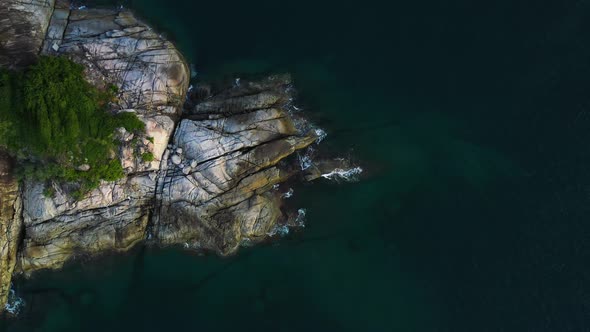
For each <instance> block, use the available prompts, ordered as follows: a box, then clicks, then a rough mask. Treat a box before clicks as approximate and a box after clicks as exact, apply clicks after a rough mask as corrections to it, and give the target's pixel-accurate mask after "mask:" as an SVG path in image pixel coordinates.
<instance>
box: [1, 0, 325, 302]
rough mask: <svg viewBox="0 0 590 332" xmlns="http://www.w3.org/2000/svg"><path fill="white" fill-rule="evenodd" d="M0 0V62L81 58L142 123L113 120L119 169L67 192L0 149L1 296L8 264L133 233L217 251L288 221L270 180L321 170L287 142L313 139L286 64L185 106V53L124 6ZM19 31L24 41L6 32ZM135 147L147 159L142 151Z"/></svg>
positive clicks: (202, 93) (32, 265)
mask: <svg viewBox="0 0 590 332" xmlns="http://www.w3.org/2000/svg"><path fill="white" fill-rule="evenodd" d="M2 1H3V2H2V4H0V29H1V30H0V33H1V34H2V37H3V39H2V42H4V41H8V42H5V43H4V44H2V45H0V65H3V66H5V65H6V64H7V63H8V64H9V65H11V64H16V63H18V61H17V58H18V55H19V54H20V55H23V56H28V55H29V54H31V56H32V57H33V58H34V56H35V55H36V54H37V53H36V52H41V54H46V55H64V56H68V57H70V58H71V59H72V60H74V61H76V62H78V63H81V64H82V65H84V67H85V69H86V75H87V78H88V80H89V81H90V82H91V83H93V84H95V85H96V86H98V87H100V88H106V87H108V86H109V85H116V86H117V87H118V88H119V89H118V91H119V92H118V100H117V102H116V104H115V105H113V107H114V109H113V111H114V112H135V113H136V114H137V115H138V117H139V118H140V119H141V120H142V121H143V122H144V123H145V124H146V133H145V135H143V136H141V137H134V135H133V134H132V133H128V132H126V131H125V130H124V129H123V128H119V129H118V130H117V132H116V133H115V135H116V137H117V139H119V140H120V141H121V142H122V147H121V149H120V151H118V153H119V157H120V159H121V162H122V165H123V168H124V169H125V172H126V177H125V178H123V179H121V180H118V181H116V182H103V183H101V185H100V186H99V188H97V189H95V190H93V191H92V192H90V193H88V194H87V195H86V196H85V197H83V198H82V199H80V200H77V201H76V200H74V199H73V198H72V197H71V196H70V195H69V192H70V191H71V189H72V188H70V187H69V186H68V185H67V184H61V185H58V184H55V183H53V184H46V183H38V182H34V181H30V180H28V181H24V183H23V184H22V188H19V183H18V182H17V181H16V180H15V179H14V177H13V172H12V169H11V168H12V166H13V165H12V164H11V162H10V159H9V158H8V157H7V156H4V155H3V154H0V278H1V280H0V282H1V285H0V286H1V288H0V305H1V306H3V305H4V303H5V300H6V296H7V294H8V292H9V290H10V280H11V276H12V274H13V273H20V274H25V275H29V274H30V273H31V272H33V271H36V270H39V269H46V268H50V269H56V268H60V267H62V266H63V264H64V263H65V262H66V261H68V260H69V259H71V258H73V257H76V256H78V255H93V254H99V253H104V252H112V251H125V250H128V249H130V248H131V247H132V246H133V245H134V244H137V243H139V242H141V241H144V240H145V241H146V243H147V244H150V245H158V246H169V245H182V246H184V247H190V248H194V249H201V250H207V251H213V252H215V253H217V254H220V255H229V254H232V253H234V252H236V251H237V250H238V249H239V247H240V245H242V244H252V243H257V242H260V241H263V240H265V239H268V238H269V237H271V236H273V235H274V234H276V233H277V231H276V230H277V229H284V228H286V227H287V226H292V225H296V224H297V220H296V214H295V213H294V212H293V211H288V209H286V208H285V207H284V206H282V205H283V198H284V196H285V195H284V194H282V193H281V192H280V191H279V190H277V186H278V185H279V184H281V183H284V182H286V181H289V180H290V179H292V178H295V177H296V176H299V177H300V178H308V179H311V178H317V177H319V176H321V174H322V172H323V170H322V171H320V170H316V171H315V173H314V174H313V175H310V174H308V173H309V171H303V170H302V169H307V168H303V167H302V165H301V158H300V156H299V155H298V152H297V151H299V150H302V149H308V147H309V146H310V145H311V144H313V143H314V142H316V141H317V140H318V139H319V138H320V137H319V136H318V133H317V131H315V130H313V129H312V128H311V126H310V125H309V123H308V122H307V121H306V120H305V119H303V118H301V117H299V116H298V115H294V114H293V113H292V112H291V109H292V107H291V103H292V100H293V88H292V82H291V78H290V76H288V75H275V76H270V77H267V78H265V79H262V80H259V81H253V82H248V81H244V82H240V80H236V82H235V84H234V85H233V86H228V87H227V88H224V89H221V90H219V91H215V92H211V89H210V88H207V87H198V88H197V89H195V90H192V93H191V94H190V96H189V97H190V98H189V101H188V102H187V103H186V104H185V107H184V109H183V107H182V105H183V103H184V101H185V99H186V92H187V90H188V82H189V77H190V72H189V68H188V66H187V64H186V63H185V62H184V59H183V57H182V55H181V54H180V53H179V52H178V51H177V50H176V49H175V48H174V46H173V45H172V44H171V43H170V42H168V41H166V40H165V39H163V38H162V37H160V36H159V35H158V34H157V33H155V32H154V31H152V30H151V28H149V27H148V26H147V25H145V24H143V23H142V22H140V21H138V20H137V19H136V18H135V17H134V16H133V15H132V14H131V13H130V12H126V11H113V10H72V9H71V8H70V6H69V3H68V2H67V1H66V0H57V3H56V4H55V10H53V9H54V7H53V6H54V4H53V2H52V1H40V0H37V1H24V0H21V1H16V0H2ZM29 12H34V14H31V15H27V13H29ZM4 14H6V15H8V16H6V15H4ZM15 19H22V20H23V22H21V23H19V24H21V25H20V28H18V29H21V30H22V31H21V30H18V29H16V28H10V27H8V25H9V24H8V23H10V22H12V21H13V20H15ZM7 22H8V23H7ZM49 22H51V23H49ZM17 27H18V25H17ZM11 29H12V30H11ZM23 31H25V32H26V33H27V36H26V38H25V37H23V33H24V32H23ZM31 34H32V36H33V38H30V36H31ZM5 35H7V36H8V37H4V36H5ZM21 37H22V39H28V40H30V41H31V42H32V43H33V42H34V43H35V45H33V46H35V47H33V46H31V45H28V44H27V45H24V44H23V45H21V46H22V47H21V46H19V44H18V43H17V44H14V43H13V44H10V41H12V40H18V39H19V38H21ZM15 45H16V46H15ZM25 46H26V47H25ZM7 47H8V48H10V49H9V51H8V52H7V51H6V48H7ZM308 151H309V150H308ZM0 153H1V152H0ZM144 153H151V154H153V156H154V160H153V161H144V160H142V159H143V158H141V155H142V154H144ZM298 156H299V158H298ZM306 172H307V173H306ZM316 173H317V174H316ZM48 187H50V188H48ZM47 192H53V193H54V194H53V195H52V196H51V197H48V196H47V195H46V193H47ZM17 251H18V252H17Z"/></svg>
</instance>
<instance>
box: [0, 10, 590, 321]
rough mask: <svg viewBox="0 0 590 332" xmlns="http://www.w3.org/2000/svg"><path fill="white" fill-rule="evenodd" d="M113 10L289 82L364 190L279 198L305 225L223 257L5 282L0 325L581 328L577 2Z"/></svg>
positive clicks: (583, 72) (151, 253) (203, 76)
mask: <svg viewBox="0 0 590 332" xmlns="http://www.w3.org/2000/svg"><path fill="white" fill-rule="evenodd" d="M121 3H122V4H124V5H125V6H126V7H130V8H132V9H133V10H134V11H136V12H137V13H138V14H140V15H141V16H142V17H144V18H145V19H146V20H147V21H148V22H150V23H152V24H154V25H155V26H156V27H157V28H158V29H159V30H160V31H162V32H163V33H164V34H166V35H167V36H168V37H169V38H170V39H171V40H173V41H174V42H175V43H176V44H177V45H178V46H179V47H180V48H181V49H182V51H183V52H184V54H185V55H186V57H187V59H188V61H189V62H191V63H193V64H195V66H196V68H197V70H198V77H197V80H204V81H206V80H215V79H219V78H233V77H247V75H252V74H259V73H265V72H281V71H288V72H291V73H292V74H293V76H294V78H295V81H296V86H297V88H298V91H299V104H300V105H301V106H302V107H304V108H305V110H306V112H308V114H309V115H310V117H312V118H313V119H314V121H315V122H316V123H317V124H318V125H319V126H320V127H322V128H324V129H325V130H326V131H327V132H328V138H327V139H326V141H325V142H324V143H323V144H325V145H326V149H328V150H330V151H340V152H341V153H342V154H343V155H347V154H351V155H353V156H355V158H356V159H357V160H359V161H360V163H361V165H362V166H363V167H364V169H365V170H366V172H365V176H364V178H363V179H362V181H360V182H359V183H353V184H335V183H330V182H323V181H320V182H319V183H316V184H314V185H301V186H299V187H297V188H295V196H294V197H293V198H292V200H293V202H292V204H293V206H296V207H305V208H307V209H308V213H307V217H308V218H307V226H306V228H305V229H304V230H303V231H301V232H297V233H295V234H291V235H290V236H289V237H287V238H285V239H284V240H283V241H281V242H279V243H275V244H271V245H267V246H264V247H258V248H252V249H247V250H244V251H243V252H241V253H240V254H239V255H237V256H236V257H232V258H228V259H222V258H218V257H208V256H197V255H192V254H190V253H186V252H182V251H179V250H155V249H145V248H138V249H137V250H135V251H134V252H133V253H130V254H128V255H124V256H116V257H103V258H101V259H98V260H93V261H82V262H76V263H73V264H70V265H69V266H68V267H67V268H66V269H64V270H63V271H60V272H43V273H39V274H37V275H36V276H35V277H34V278H33V279H31V280H28V281H24V280H20V281H18V282H17V284H16V286H17V291H18V292H19V294H21V295H22V297H23V298H24V299H25V301H26V302H27V307H26V309H25V310H24V312H23V313H22V315H21V320H18V321H13V322H9V323H4V325H3V326H2V329H3V330H5V331H31V330H38V331H230V330H232V331H235V330H236V329H239V330H241V331H251V330H252V331H302V330H303V331H304V330H307V331H583V330H588V329H590V325H589V324H590V323H589V318H588V317H590V312H589V311H590V291H589V290H588V284H589V282H590V269H589V268H588V266H587V265H588V264H587V262H588V259H589V258H590V245H589V244H588V238H589V236H590V231H589V227H588V225H587V224H588V215H589V212H590V211H589V210H590V204H589V203H590V202H589V199H590V195H589V190H588V188H590V172H588V170H587V165H588V164H589V162H590V153H589V150H588V145H587V142H588V141H589V139H590V113H589V112H588V108H589V107H590V98H589V95H588V86H590V66H589V65H588V61H589V59H590V48H589V47H588V46H587V44H588V42H587V41H588V40H590V39H589V38H588V37H590V30H589V28H590V26H589V24H590V20H589V19H590V17H589V16H590V11H589V9H590V8H589V6H590V4H588V3H587V2H584V1H561V2H557V1H555V2H553V3H543V4H541V3H540V2H538V1H535V2H533V1H529V2H528V3H526V2H519V1H495V2H493V3H485V4H483V3H482V4H476V3H474V2H473V1H447V2H437V1H420V2H388V4H385V3H384V2H380V1H372V0H368V1H363V2H362V3H359V2H352V1H338V2H336V1H309V0H302V1H297V2H283V1H270V0H254V1H225V2H221V1H210V2H197V1H189V0H183V1H164V0H133V1H124V2H121ZM87 4H88V5H90V6H92V5H113V1H88V2H87Z"/></svg>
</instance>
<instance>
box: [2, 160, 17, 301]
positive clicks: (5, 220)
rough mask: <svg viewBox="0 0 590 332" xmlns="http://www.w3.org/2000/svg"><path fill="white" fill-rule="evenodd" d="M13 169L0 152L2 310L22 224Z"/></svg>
mask: <svg viewBox="0 0 590 332" xmlns="http://www.w3.org/2000/svg"><path fill="white" fill-rule="evenodd" d="M12 168H13V164H12V159H11V158H10V157H9V156H8V155H7V154H5V153H4V152H2V151H0V308H4V305H5V304H6V299H7V297H8V295H9V293H10V280H11V278H12V272H13V270H14V266H15V263H16V255H17V250H18V244H19V238H20V232H21V224H22V219H21V210H22V204H21V200H20V195H19V184H18V181H17V180H16V179H15V177H14V176H13V169H12ZM0 310H1V309H0Z"/></svg>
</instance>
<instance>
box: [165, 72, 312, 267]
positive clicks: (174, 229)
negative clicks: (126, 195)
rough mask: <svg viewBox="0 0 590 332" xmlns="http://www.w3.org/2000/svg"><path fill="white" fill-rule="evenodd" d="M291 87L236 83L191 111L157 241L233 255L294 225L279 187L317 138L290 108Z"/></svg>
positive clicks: (279, 81)
mask: <svg viewBox="0 0 590 332" xmlns="http://www.w3.org/2000/svg"><path fill="white" fill-rule="evenodd" d="M290 84H291V81H290V78H289V76H275V77H270V78H268V79H266V80H264V81H262V82H259V83H252V84H250V85H243V86H234V87H232V88H230V89H227V90H224V91H222V92H220V93H219V94H217V95H215V96H211V97H209V98H207V99H206V101H204V102H201V103H197V104H196V105H195V106H194V107H193V108H192V109H190V110H189V111H188V113H189V115H188V117H187V118H186V119H184V120H182V122H181V123H180V124H179V126H178V129H177V130H176V134H175V136H174V141H173V144H174V146H172V148H171V149H170V150H169V155H170V156H171V158H170V160H169V162H168V164H167V165H166V168H167V170H166V175H165V177H163V179H162V181H161V183H160V187H159V189H158V191H159V192H161V196H160V197H159V202H158V205H157V206H158V209H157V211H156V213H155V214H154V215H155V216H157V217H156V218H155V222H154V236H155V239H156V241H158V242H159V243H161V244H164V245H166V244H175V243H185V244H186V245H187V246H189V247H195V248H201V249H208V250H213V251H215V252H217V253H219V254H222V255H227V254H231V253H233V252H235V251H236V250H237V249H238V247H239V245H240V243H242V242H245V241H246V242H248V243H252V242H254V243H255V242H257V241H260V240H262V239H264V238H267V237H268V234H269V233H270V232H271V229H273V228H274V227H276V225H277V224H279V223H287V222H288V220H287V219H288V218H287V216H286V215H284V214H283V212H281V209H280V205H281V200H280V194H278V193H277V192H276V191H274V190H273V187H274V186H275V185H277V184H279V183H282V182H285V181H287V180H288V179H289V178H290V177H292V176H293V175H295V174H297V173H298V171H299V169H298V168H297V163H296V162H295V160H294V158H292V159H291V160H290V161H289V162H286V160H287V159H289V158H288V157H289V156H291V155H293V154H294V153H295V152H296V151H297V150H300V149H303V148H305V147H307V146H309V145H310V144H312V143H313V142H314V141H315V140H316V139H317V136H316V135H315V132H313V131H304V130H298V129H297V128H296V126H295V124H294V121H293V118H292V117H291V116H290V114H289V113H288V111H287V109H286V105H287V103H288V102H289V101H290V100H292V96H291V95H290V92H289V90H290ZM269 96H272V97H269Z"/></svg>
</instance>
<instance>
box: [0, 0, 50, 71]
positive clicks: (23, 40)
mask: <svg viewBox="0 0 590 332" xmlns="http://www.w3.org/2000/svg"><path fill="white" fill-rule="evenodd" d="M54 2H55V0H2V1H1V3H0V66H1V67H5V68H6V67H8V68H18V67H23V66H26V65H29V64H31V63H32V62H33V61H34V60H35V58H36V57H37V55H38V54H39V50H40V48H41V44H42V43H43V39H44V38H45V32H46V31H47V26H48V25H49V20H50V18H51V14H52V12H53V5H54Z"/></svg>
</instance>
